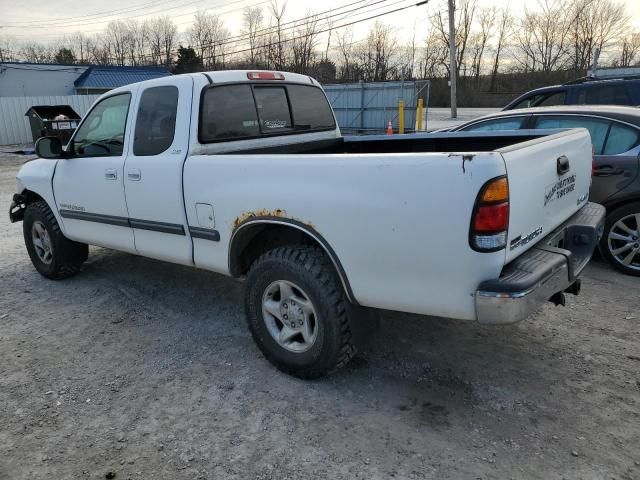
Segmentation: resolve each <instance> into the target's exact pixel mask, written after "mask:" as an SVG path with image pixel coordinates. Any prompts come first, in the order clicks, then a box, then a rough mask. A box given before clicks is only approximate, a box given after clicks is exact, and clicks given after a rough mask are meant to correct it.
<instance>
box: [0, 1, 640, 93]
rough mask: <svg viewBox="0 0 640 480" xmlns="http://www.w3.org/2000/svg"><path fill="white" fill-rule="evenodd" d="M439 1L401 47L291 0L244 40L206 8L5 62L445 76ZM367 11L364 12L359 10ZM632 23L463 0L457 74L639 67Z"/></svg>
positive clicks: (123, 25) (14, 46)
mask: <svg viewBox="0 0 640 480" xmlns="http://www.w3.org/2000/svg"><path fill="white" fill-rule="evenodd" d="M353 3H354V4H356V3H359V2H353ZM370 3H371V2H368V4H370ZM376 3H384V1H378V2H376ZM429 5H434V6H435V7H436V8H435V13H431V14H430V15H429V18H428V21H427V23H424V22H423V23H422V24H420V25H414V24H413V23H412V22H411V21H408V22H407V25H404V26H403V27H402V30H403V33H405V35H404V36H403V37H406V32H412V34H411V35H410V38H409V39H406V38H405V39H404V40H402V41H401V40H400V35H399V33H400V32H399V31H398V30H399V28H398V27H397V26H393V25H391V24H389V23H385V21H384V17H383V16H382V17H380V18H378V19H376V20H375V21H370V22H368V23H369V28H368V30H367V32H366V34H365V35H364V37H363V38H355V33H354V32H355V29H354V26H353V25H351V26H344V24H345V22H344V20H343V19H344V18H345V17H347V15H344V14H345V13H348V12H349V10H342V13H340V9H336V12H334V13H332V12H324V13H314V12H313V11H308V12H307V13H306V14H305V15H304V17H303V18H297V19H293V18H290V17H289V15H288V10H287V3H286V2H285V1H282V0H272V2H271V3H270V4H269V5H268V6H267V7H266V8H263V7H260V6H254V7H247V8H245V9H244V11H243V14H242V28H241V30H240V31H239V32H237V33H236V32H232V31H231V30H230V29H229V28H228V27H227V26H226V25H225V22H224V20H223V19H222V18H221V17H220V16H217V15H216V14H215V13H209V12H207V11H200V12H198V13H196V14H195V15H194V18H193V21H192V23H191V25H189V26H188V28H187V29H186V30H184V31H179V30H178V27H177V26H176V25H175V23H174V22H173V21H172V19H171V18H170V17H169V16H161V17H157V18H153V19H147V20H144V21H136V20H115V21H111V22H110V23H108V24H107V26H106V28H105V29H104V31H102V32H101V33H98V34H95V35H88V34H85V33H82V32H79V33H76V34H74V35H69V36H66V37H64V38H62V39H60V40H58V41H54V42H50V43H44V42H37V41H26V42H20V41H18V40H16V39H14V38H11V37H10V36H4V37H1V38H0V61H27V62H35V63H64V64H101V65H107V64H108V65H162V66H166V67H169V68H171V69H173V70H174V71H175V72H177V73H182V72H189V71H199V70H219V69H228V68H264V69H276V70H288V71H294V72H299V73H304V74H309V75H312V76H315V77H317V78H318V79H319V80H321V81H324V82H331V81H337V82H352V81H359V80H363V81H386V80H399V79H425V78H440V77H446V76H448V75H449V57H448V45H449V33H448V16H447V11H446V1H445V0H440V3H435V2H433V3H430V4H429ZM341 8H343V9H344V8H345V7H341ZM365 8H366V7H354V8H352V10H353V12H351V13H352V14H355V13H359V12H364V11H365V10H364V9H365ZM359 9H360V10H359ZM358 10H359V11H358ZM356 11H358V12H356ZM430 11H433V10H432V9H431V10H430ZM354 12H355V13H354ZM630 20H631V15H630V12H628V11H627V10H626V8H625V6H624V4H623V3H621V2H619V1H616V0H535V1H532V2H530V3H529V4H528V6H527V7H525V8H524V9H523V10H522V11H520V12H515V9H514V8H511V7H509V6H507V7H505V8H498V7H495V6H484V5H483V4H482V3H481V2H480V1H479V0H458V1H457V2H456V13H455V27H456V34H455V43H456V47H457V71H456V73H457V75H458V76H460V77H462V78H467V79H468V78H479V77H480V76H481V75H482V76H488V77H489V78H490V79H491V82H490V83H491V91H493V90H494V89H495V87H496V77H497V75H498V74H499V73H528V72H554V71H561V70H572V71H576V72H579V71H583V72H584V71H586V70H587V69H588V68H589V66H590V65H591V63H592V61H593V57H594V54H595V52H596V50H599V51H600V52H601V53H600V65H602V66H620V67H627V66H635V65H640V32H634V31H633V30H632V29H631V28H630V26H629V25H630ZM352 23H355V22H352Z"/></svg>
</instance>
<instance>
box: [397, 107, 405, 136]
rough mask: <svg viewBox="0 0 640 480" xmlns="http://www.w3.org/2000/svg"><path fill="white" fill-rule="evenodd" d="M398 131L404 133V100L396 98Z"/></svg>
mask: <svg viewBox="0 0 640 480" xmlns="http://www.w3.org/2000/svg"><path fill="white" fill-rule="evenodd" d="M398 133H404V100H398Z"/></svg>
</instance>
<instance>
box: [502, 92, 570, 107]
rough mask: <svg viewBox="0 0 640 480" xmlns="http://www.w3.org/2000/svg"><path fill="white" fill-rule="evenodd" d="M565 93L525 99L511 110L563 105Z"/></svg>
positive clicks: (544, 94) (543, 94)
mask: <svg viewBox="0 0 640 480" xmlns="http://www.w3.org/2000/svg"><path fill="white" fill-rule="evenodd" d="M566 96H567V92H565V91H564V90H561V91H558V92H547V93H539V94H536V95H532V96H530V97H527V98H525V99H523V100H521V101H519V102H518V103H516V104H515V105H514V106H513V107H512V108H514V109H516V108H529V107H551V106H554V105H564V103H565V98H566Z"/></svg>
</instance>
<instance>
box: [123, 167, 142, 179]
mask: <svg viewBox="0 0 640 480" xmlns="http://www.w3.org/2000/svg"><path fill="white" fill-rule="evenodd" d="M127 178H128V179H129V180H131V181H132V182H139V181H140V179H141V178H142V174H141V173H140V170H138V169H137V168H134V169H132V170H129V171H128V172H127Z"/></svg>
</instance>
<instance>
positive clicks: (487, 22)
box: [469, 7, 498, 79]
mask: <svg viewBox="0 0 640 480" xmlns="http://www.w3.org/2000/svg"><path fill="white" fill-rule="evenodd" d="M497 16H498V10H497V8H495V7H492V8H481V9H480V10H479V13H478V26H479V27H480V29H479V30H478V31H477V32H474V33H473V34H472V35H471V38H470V40H469V43H470V50H471V54H472V56H473V57H472V58H473V59H472V61H471V70H472V74H473V76H474V77H475V78H476V79H478V78H479V77H480V71H481V70H482V59H483V56H484V53H485V49H486V48H487V44H488V42H489V41H490V40H491V38H492V37H493V28H494V25H495V22H496V18H497Z"/></svg>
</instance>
